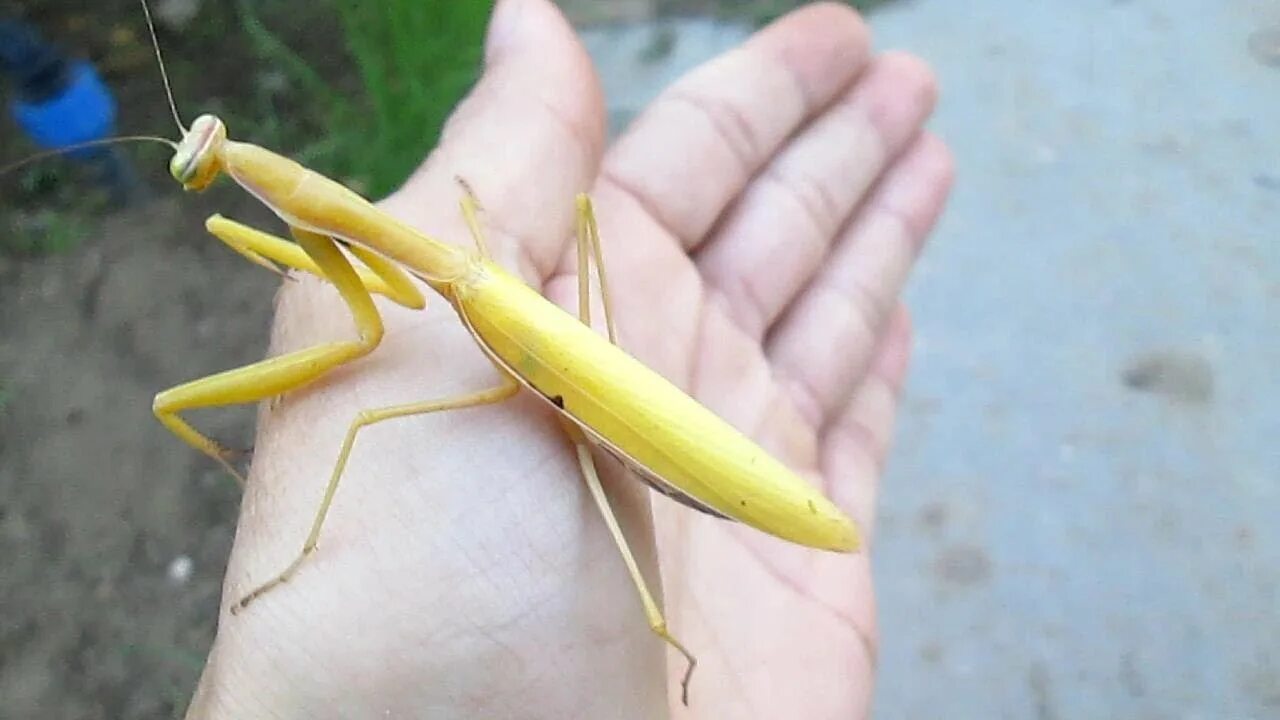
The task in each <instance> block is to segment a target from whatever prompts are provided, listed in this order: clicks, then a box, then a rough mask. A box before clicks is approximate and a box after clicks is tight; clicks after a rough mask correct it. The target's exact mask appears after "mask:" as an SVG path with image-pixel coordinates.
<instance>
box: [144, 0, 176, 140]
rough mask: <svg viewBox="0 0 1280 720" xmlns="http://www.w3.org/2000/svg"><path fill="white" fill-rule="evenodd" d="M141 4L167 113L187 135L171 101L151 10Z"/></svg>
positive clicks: (170, 91) (167, 77) (171, 95)
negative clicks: (158, 71)
mask: <svg viewBox="0 0 1280 720" xmlns="http://www.w3.org/2000/svg"><path fill="white" fill-rule="evenodd" d="M139 2H141V3H142V14H143V15H145V16H146V18H147V32H149V33H151V49H152V50H154V51H155V53H156V63H157V64H158V65H159V66H160V79H161V80H163V81H164V95H165V98H166V99H167V100H168V101H169V112H172V113H173V121H174V122H175V123H177V124H178V129H179V130H181V131H182V134H183V135H186V134H187V126H186V125H183V124H182V118H181V117H179V116H178V105H177V103H175V102H174V101H173V87H172V86H170V85H169V71H168V70H165V68H164V58H163V57H161V56H160V40H159V39H158V38H156V24H155V23H154V22H152V20H151V8H149V7H147V0H139Z"/></svg>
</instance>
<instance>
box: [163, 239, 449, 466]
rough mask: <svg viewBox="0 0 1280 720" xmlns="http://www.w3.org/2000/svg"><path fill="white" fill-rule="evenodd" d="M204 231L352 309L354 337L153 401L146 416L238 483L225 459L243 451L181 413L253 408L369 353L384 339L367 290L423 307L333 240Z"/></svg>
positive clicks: (389, 275) (394, 272)
mask: <svg viewBox="0 0 1280 720" xmlns="http://www.w3.org/2000/svg"><path fill="white" fill-rule="evenodd" d="M207 227H208V228H209V230H210V232H212V233H213V234H214V235H215V236H217V237H218V239H220V240H222V241H223V242H224V243H226V244H227V245H229V246H230V247H231V248H232V249H234V250H235V251H236V252H238V253H240V254H241V255H243V256H244V257H246V258H248V259H249V260H250V261H252V262H254V263H255V264H257V265H260V266H263V267H266V268H268V269H271V270H273V271H276V272H279V269H278V268H277V267H275V266H274V265H272V262H273V261H274V262H276V263H280V264H282V265H286V266H289V267H293V268H296V269H299V270H305V271H307V272H311V273H314V274H316V275H319V276H320V277H322V278H324V279H325V280H328V281H329V282H331V283H333V284H334V286H335V287H337V289H338V292H339V293H340V294H341V295H342V298H343V300H344V301H345V302H346V304H347V307H348V308H349V309H350V310H351V313H352V316H353V317H354V319H355V322H356V328H357V329H358V331H359V339H357V340H347V341H341V342H332V343H325V344H323V345H317V346H315V347H310V348H306V349H304V350H298V351H296V352H292V353H289V354H287V355H281V356H278V357H273V358H269V359H267V360H263V361H260V362H256V363H253V364H252V365H246V366H244V367H239V368H234V369H232V370H226V371H223V372H220V373H218V374H216V375H211V376H209V377H205V378H201V379H199V380H192V381H191V382H188V383H184V384H182V385H179V386H177V387H174V388H170V389H168V390H165V391H163V392H161V393H159V394H157V395H156V397H155V400H154V401H153V402H152V412H154V413H155V416H156V418H157V419H158V420H159V421H160V422H161V423H162V424H163V425H164V426H165V427H166V428H168V429H169V430H170V431H171V432H173V434H175V435H177V436H178V437H179V438H181V439H182V440H183V441H184V442H186V443H187V444H188V445H190V446H191V447H193V448H195V449H197V450H199V451H200V452H202V453H204V454H205V455H208V456H209V457H211V458H213V459H214V460H216V461H217V462H218V463H220V464H221V465H222V466H223V467H224V468H226V470H227V472H229V473H231V475H232V476H233V477H235V478H236V479H237V480H238V481H239V482H240V483H241V484H244V477H243V476H242V475H241V474H240V472H239V471H238V470H237V469H236V468H235V467H233V466H232V464H231V461H232V460H233V459H234V458H235V457H236V456H237V455H239V454H241V452H242V451H235V450H230V449H228V448H225V447H223V446H222V445H221V444H219V443H218V442H216V441H214V440H212V439H210V438H209V437H207V436H205V435H204V434H203V433H201V432H200V431H198V430H196V429H195V428H194V427H192V426H191V424H190V423H188V422H187V421H186V420H184V419H183V418H182V417H181V416H180V414H179V413H182V412H184V411H188V410H195V409H198V408H206V407H216V406H220V405H235V404H240V403H252V402H258V401H260V400H265V399H267V398H272V397H276V396H278V395H281V394H283V393H285V392H288V391H290V390H296V389H298V388H300V387H303V386H305V385H307V384H309V383H311V382H314V381H315V380H317V379H319V378H320V377H321V376H322V375H324V374H325V373H327V372H329V371H330V370H332V369H333V368H335V367H337V366H339V365H342V364H344V363H347V362H350V361H352V360H354V359H356V358H358V357H361V356H363V355H367V354H368V353H369V352H370V351H372V350H373V349H374V348H375V347H377V345H378V343H379V342H380V341H381V340H382V333H383V329H382V318H381V316H379V314H378V309H377V307H376V306H374V304H373V298H372V297H370V295H369V289H370V286H371V285H372V286H374V287H375V288H377V289H379V290H385V294H387V295H388V296H389V297H391V299H392V300H395V301H396V302H397V303H399V304H401V305H405V306H406V307H422V306H423V304H424V300H423V297H422V295H421V293H419V292H418V290H417V288H415V287H414V286H413V284H412V282H411V281H410V280H409V279H408V276H407V275H406V274H405V273H404V271H403V270H401V269H400V268H399V267H396V266H395V265H392V264H390V263H388V262H386V261H385V260H382V259H381V258H377V257H376V256H373V254H372V253H369V252H368V251H367V250H365V249H363V248H360V249H359V252H358V253H356V251H355V249H354V248H353V253H356V256H357V257H359V258H360V259H361V262H363V263H365V265H366V267H368V271H367V272H364V273H363V274H361V273H357V271H356V270H355V268H353V267H352V265H351V263H350V262H349V261H348V260H347V258H346V256H344V255H343V254H342V251H341V250H340V249H339V248H338V245H337V243H335V242H334V241H333V240H332V239H330V238H328V237H326V236H324V235H320V234H317V233H313V232H309V231H306V230H298V229H294V230H293V234H294V237H295V238H296V239H297V241H298V243H297V245H294V244H293V243H289V242H288V241H285V240H282V239H280V238H276V237H273V236H270V235H267V234H266V233H261V232H258V231H256V230H253V229H252V228H248V227H246V226H244V225H241V224H239V223H236V222H234V221H230V220H227V219H225V218H221V217H219V216H214V217H212V218H210V219H209V223H208V224H207Z"/></svg>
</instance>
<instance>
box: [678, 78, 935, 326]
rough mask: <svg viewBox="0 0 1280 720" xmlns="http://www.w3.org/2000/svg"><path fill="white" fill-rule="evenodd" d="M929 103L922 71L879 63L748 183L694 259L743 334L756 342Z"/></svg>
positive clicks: (914, 130)
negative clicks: (732, 207) (696, 258)
mask: <svg viewBox="0 0 1280 720" xmlns="http://www.w3.org/2000/svg"><path fill="white" fill-rule="evenodd" d="M936 99H937V85H936V83H935V82H934V79H933V74H932V72H930V70H929V68H928V67H927V66H926V65H925V64H924V63H923V62H921V61H920V60H917V59H916V58H914V57H911V56H909V55H904V54H900V53H889V54H885V55H882V56H880V57H878V58H877V59H875V60H874V61H872V63H871V66H870V67H869V68H868V70H867V72H866V73H865V74H864V75H863V76H862V78H860V79H859V80H858V82H857V83H856V84H855V85H854V86H853V87H852V88H850V89H849V90H848V91H847V92H846V93H845V95H844V96H843V97H842V98H841V99H840V100H839V101H838V102H837V103H836V104H835V105H833V106H831V107H830V108H829V109H828V110H827V111H826V112H825V113H823V115H822V116H821V117H819V118H818V119H817V120H816V121H814V123H813V124H812V125H810V126H809V127H808V128H806V129H805V130H804V131H803V133H801V134H800V135H799V136H798V137H797V138H796V139H794V140H792V141H791V142H790V143H789V144H788V145H787V146H786V147H785V148H784V149H783V150H782V152H780V153H779V154H778V156H777V157H775V158H774V159H773V161H772V162H770V163H769V164H768V166H767V167H766V168H765V169H764V171H763V172H762V173H760V175H758V176H757V177H756V178H755V179H754V180H752V181H751V184H750V185H749V186H748V187H747V189H746V191H745V192H744V193H743V195H742V197H741V199H740V200H739V201H738V202H737V203H736V204H735V206H734V209H733V210H731V211H730V212H729V214H728V216H727V217H726V218H725V220H724V222H723V223H722V224H721V225H720V226H719V228H718V229H717V230H716V232H715V234H714V235H713V237H712V238H711V239H710V240H709V241H708V242H707V243H706V245H705V246H704V249H703V250H702V252H701V254H700V256H699V258H698V265H699V266H700V267H701V268H702V270H703V275H704V276H706V277H707V279H708V283H709V285H710V287H711V292H712V293H715V294H718V295H721V296H722V297H723V298H724V300H725V303H724V304H725V307H726V309H727V310H728V312H729V314H730V315H731V316H732V317H733V318H734V320H735V321H736V322H737V323H738V325H739V326H740V327H741V328H742V329H743V331H745V332H746V333H747V334H749V335H751V336H752V337H754V338H756V339H759V338H760V337H762V336H763V335H764V333H765V331H766V330H767V329H768V327H769V326H770V325H771V324H772V323H773V322H774V320H775V319H777V317H778V316H779V314H781V313H782V311H783V309H784V308H786V306H787V305H788V304H789V303H790V302H791V301H792V299H794V297H795V295H796V294H797V293H798V292H800V290H801V289H802V288H803V287H804V286H805V284H806V283H807V282H808V281H809V279H810V278H811V277H812V276H813V274H814V273H815V272H816V271H817V269H818V267H819V266H820V265H821V264H822V261H823V259H824V258H825V257H826V256H827V253H828V252H829V251H830V250H831V245H832V243H833V242H834V241H835V240H836V238H837V237H838V236H839V235H840V228H841V227H842V226H843V225H844V224H845V223H846V221H847V219H848V217H849V215H850V214H851V213H852V212H853V209H854V207H855V206H857V204H858V203H859V202H860V201H861V200H862V199H863V197H864V196H865V195H866V193H867V192H868V190H869V189H870V188H871V186H872V184H873V183H874V182H875V180H876V178H878V177H880V174H881V173H882V172H883V171H884V168H885V167H886V166H888V165H889V164H890V163H892V162H893V161H894V160H895V159H896V158H897V157H898V156H899V155H901V154H902V152H903V150H905V149H906V147H907V145H908V144H909V143H910V142H911V141H912V140H913V139H914V138H915V137H916V135H918V134H919V132H920V127H921V125H922V124H923V123H924V121H925V119H926V118H927V117H928V116H929V114H930V113H931V112H932V111H933V107H934V103H935V101H936Z"/></svg>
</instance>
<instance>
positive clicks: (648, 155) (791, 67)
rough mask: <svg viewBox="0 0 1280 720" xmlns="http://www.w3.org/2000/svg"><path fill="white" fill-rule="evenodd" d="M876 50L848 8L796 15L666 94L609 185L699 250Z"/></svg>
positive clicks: (623, 146)
mask: <svg viewBox="0 0 1280 720" xmlns="http://www.w3.org/2000/svg"><path fill="white" fill-rule="evenodd" d="M867 47H868V33H867V28H866V26H865V25H864V24H863V22H862V20H861V19H860V18H859V17H858V15H857V13H855V12H853V11H852V10H850V9H849V8H847V7H844V6H841V5H835V4H824V5H814V6H810V7H807V8H804V9H801V10H797V11H795V12H793V13H790V14H788V15H786V16H785V17H783V18H782V19H780V20H778V21H776V22H775V23H773V24H772V25H770V26H769V27H767V28H765V29H764V30H762V31H760V32H759V33H757V34H756V35H754V36H753V37H752V38H751V39H750V40H748V41H747V42H746V43H744V44H743V45H742V46H741V47H739V48H737V49H735V50H732V51H730V52H728V53H725V54H724V55H721V56H720V57H719V58H717V59H715V60H713V61H711V62H709V63H707V64H706V65H703V66H701V67H700V68H698V69H697V70H695V71H693V72H692V73H691V74H689V75H687V76H686V77H684V78H683V79H681V80H680V81H678V82H677V83H676V84H675V85H673V86H672V87H671V88H670V89H669V90H667V91H666V92H664V93H663V94H662V95H661V96H660V97H659V98H658V99H657V100H656V101H655V102H654V104H653V105H651V106H650V107H649V109H648V110H646V111H645V112H644V113H643V114H642V115H641V116H640V117H639V118H638V119H637V120H636V121H635V123H634V124H633V125H632V127H631V129H630V131H629V132H628V133H627V134H626V135H625V136H624V137H623V138H622V139H621V140H619V141H618V143H617V145H616V146H615V147H614V148H613V149H612V150H611V151H610V153H609V156H608V157H607V158H606V160H605V164H604V168H603V175H602V184H603V185H612V186H615V187H617V188H618V189H620V190H621V191H622V193H623V194H625V195H626V196H627V197H628V199H629V200H631V201H632V203H634V205H635V207H633V208H632V211H633V212H637V214H642V215H643V214H647V215H648V216H649V217H650V219H651V222H656V223H657V224H658V226H659V227H660V228H665V230H666V231H667V233H668V234H670V235H671V236H673V237H675V238H678V239H679V241H680V243H681V244H682V245H683V246H684V247H685V248H686V249H687V248H691V247H693V246H695V245H697V244H698V242H699V241H700V240H701V238H702V237H703V236H704V235H705V234H706V232H707V230H708V229H710V227H711V226H712V224H713V223H714V222H715V221H716V218H718V217H719V216H720V214H721V212H723V210H724V208H725V206H726V205H727V204H728V203H729V202H730V200H731V199H733V198H734V197H736V196H737V194H738V193H739V191H741V189H742V187H743V185H745V184H746V182H747V181H748V180H749V179H750V178H751V176H752V175H754V174H755V172H756V171H757V170H758V169H759V168H760V167H761V165H763V164H764V163H765V162H766V161H767V160H768V159H769V158H770V157H772V155H773V154H774V152H776V150H777V149H778V147H779V146H780V145H782V143H783V142H784V141H785V140H786V138H787V137H788V136H790V135H791V134H792V133H793V132H794V131H795V129H796V128H797V127H799V126H800V125H801V124H803V123H804V122H805V120H806V119H807V118H809V117H810V116H812V115H814V114H816V113H818V112H819V111H820V110H821V109H822V108H823V107H825V106H826V105H827V104H828V103H830V102H831V100H832V99H834V98H835V97H837V96H838V95H839V94H840V92H841V91H842V90H843V89H844V88H845V87H847V86H848V85H849V83H851V82H852V81H853V80H854V78H855V77H856V76H857V75H858V73H859V72H860V71H861V69H862V68H863V66H864V64H865V62H866V57H867ZM611 210H612V209H611Z"/></svg>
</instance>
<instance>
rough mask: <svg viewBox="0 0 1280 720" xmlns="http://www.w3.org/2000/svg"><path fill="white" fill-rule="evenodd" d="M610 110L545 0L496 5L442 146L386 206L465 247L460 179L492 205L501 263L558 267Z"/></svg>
mask: <svg viewBox="0 0 1280 720" xmlns="http://www.w3.org/2000/svg"><path fill="white" fill-rule="evenodd" d="M604 138H605V109H604V100H603V94H602V92H601V90H600V84H599V81H598V79H597V78H596V75H595V70H594V68H593V67H592V64H591V59H590V57H589V56H588V55H587V52H586V50H585V49H584V48H583V46H582V44H581V43H580V42H579V41H578V38H577V36H576V34H575V33H574V31H573V29H572V28H571V27H570V26H569V24H568V22H567V21H566V20H565V18H564V16H563V15H562V14H561V13H560V11H559V9H557V8H556V6H555V5H553V4H552V3H551V2H550V1H549V0H498V2H497V4H496V7H495V8H494V12H493V16H492V18H491V20H490V23H489V30H488V37H487V39H486V44H485V67H484V72H483V74H482V75H481V77H480V80H479V81H478V82H477V83H476V86H475V87H474V88H472V90H471V92H470V93H469V94H468V96H467V97H466V98H465V99H464V100H463V101H462V103H460V104H459V106H458V108H457V109H456V110H455V111H454V113H453V115H452V117H450V119H449V121H448V123H447V124H446V125H445V129H444V132H443V133H442V135H441V140H440V144H439V145H438V146H437V147H436V149H435V150H434V151H433V152H432V153H431V155H430V156H428V158H427V160H426V161H425V162H424V163H423V164H422V166H420V167H419V168H418V170H417V171H415V172H414V174H413V175H412V176H411V177H410V178H409V180H408V181H407V182H406V183H405V184H404V186H403V187H401V188H400V189H399V190H397V191H396V192H395V193H394V194H393V195H392V196H391V197H389V198H387V199H386V200H385V201H384V203H383V207H384V208H385V209H387V210H388V211H390V212H392V213H393V214H395V215H398V216H399V217H401V218H404V219H405V220H407V221H409V222H410V223H412V224H414V225H415V226H417V227H419V228H421V229H422V230H423V231H425V232H428V233H430V234H432V235H435V236H437V237H441V238H443V239H447V240H449V241H451V242H463V243H465V242H466V240H465V238H467V237H468V236H467V234H466V227H465V225H464V224H463V222H462V219H461V216H460V214H459V213H458V210H457V201H458V199H459V197H460V189H459V187H458V185H457V181H456V178H458V177H461V178H463V179H465V180H466V181H467V183H468V184H469V185H470V186H471V187H472V188H473V189H474V190H475V192H476V194H477V195H478V196H479V200H480V203H481V204H482V205H483V206H484V208H485V210H486V214H487V215H486V220H487V221H486V230H487V231H488V233H489V235H490V237H489V238H488V240H489V245H490V247H491V248H492V249H493V251H494V252H495V253H496V254H497V256H498V259H499V261H500V262H503V264H507V265H508V266H510V265H509V262H508V261H510V260H512V259H514V258H515V257H521V258H524V259H526V260H528V261H529V262H531V264H532V266H533V267H522V268H519V269H520V270H521V271H523V272H525V274H526V278H527V279H529V280H538V281H540V280H543V279H545V277H546V276H547V275H548V274H549V273H550V272H551V271H552V270H553V269H554V268H555V265H556V262H557V261H558V260H559V259H560V255H561V254H562V252H563V250H564V245H565V242H566V241H567V239H568V238H569V237H570V230H571V229H572V227H573V222H574V194H575V193H577V192H582V191H585V190H586V189H588V188H589V187H590V186H591V184H592V182H593V181H594V179H595V175H596V173H597V171H598V168H599V164H600V158H601V155H602V153H603V146H604Z"/></svg>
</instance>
